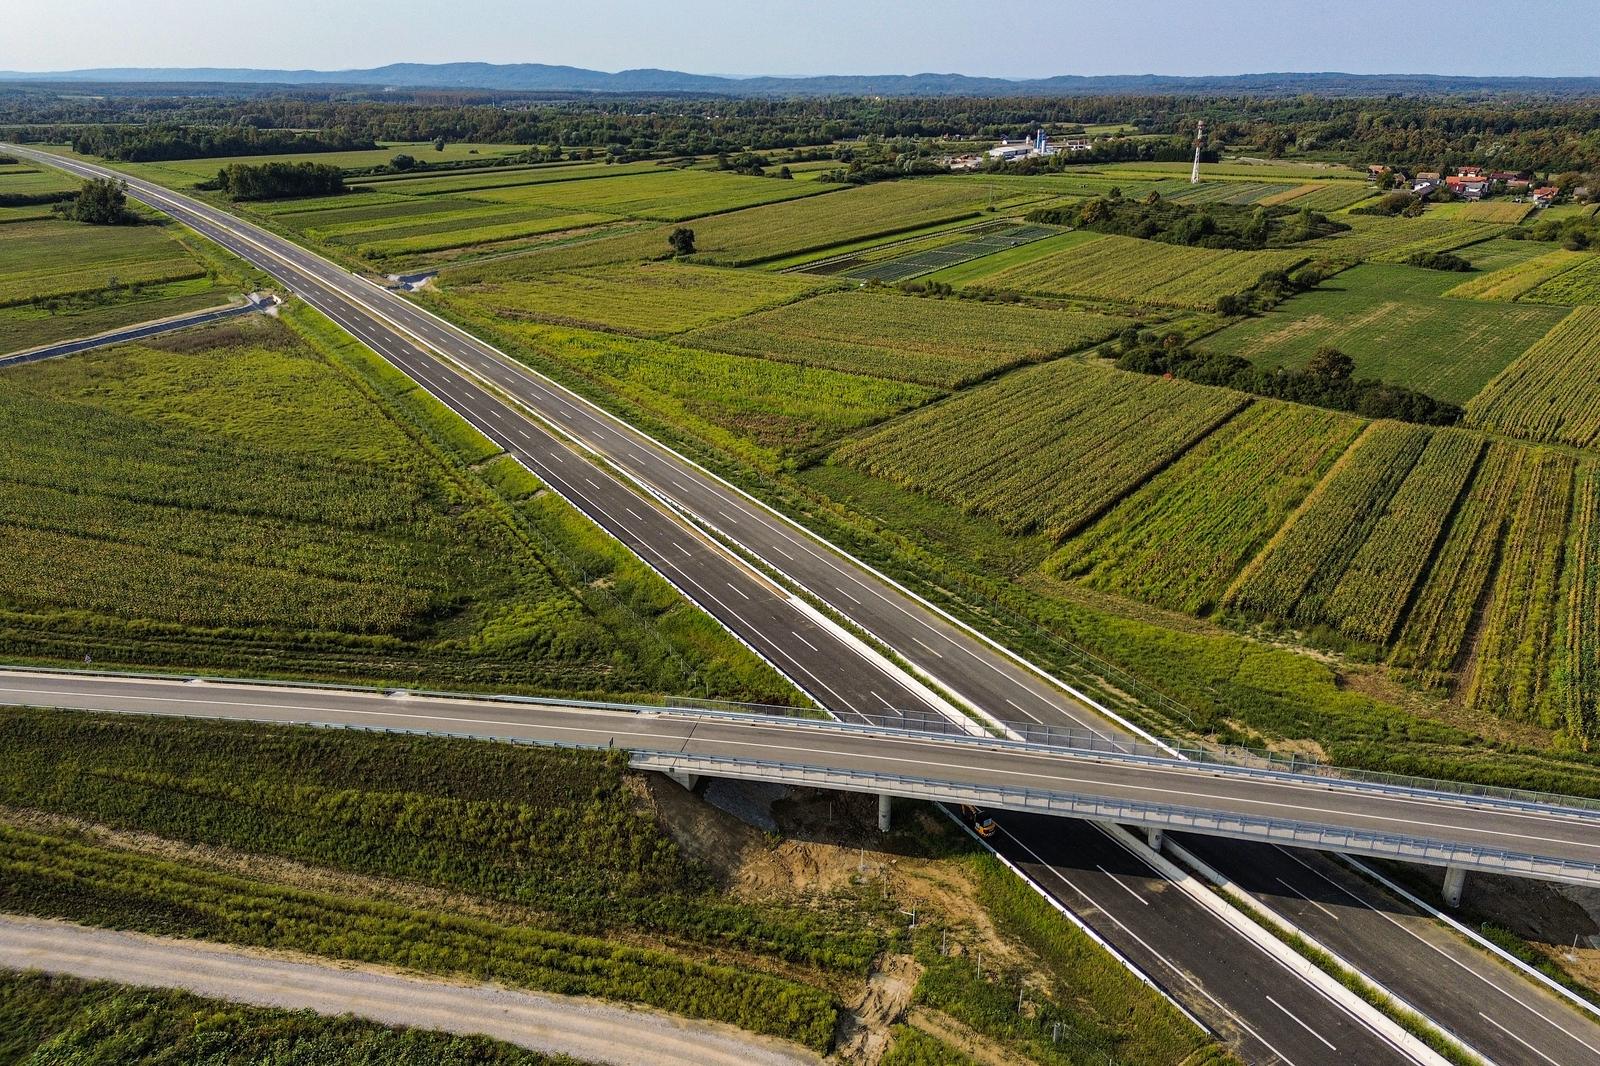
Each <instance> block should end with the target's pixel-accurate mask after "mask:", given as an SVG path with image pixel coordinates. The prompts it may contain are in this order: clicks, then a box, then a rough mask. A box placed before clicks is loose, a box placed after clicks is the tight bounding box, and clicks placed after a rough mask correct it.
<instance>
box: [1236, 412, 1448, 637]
mask: <svg viewBox="0 0 1600 1066" xmlns="http://www.w3.org/2000/svg"><path fill="white" fill-rule="evenodd" d="M1428 438H1429V433H1428V431H1427V430H1425V429H1422V428H1421V427H1419V426H1410V425H1402V424H1400V423H1395V422H1375V423H1373V424H1372V425H1370V426H1369V427H1368V428H1367V431H1366V432H1365V433H1364V434H1362V436H1361V439H1360V440H1359V441H1358V442H1357V443H1356V445H1355V447H1353V448H1352V449H1350V450H1349V451H1348V452H1346V453H1345V454H1344V456H1343V457H1342V458H1341V459H1340V460H1339V462H1338V463H1337V464H1335V466H1334V467H1333V469H1332V471H1331V472H1329V474H1328V476H1327V478H1325V479H1324V480H1323V482H1322V483H1321V484H1320V485H1318V486H1317V487H1316V489H1315V490H1314V491H1313V492H1312V493H1311V495H1310V496H1308V497H1307V498H1306V500H1305V502H1304V503H1302V504H1301V506H1300V508H1299V510H1297V511H1296V512H1295V514H1294V516H1293V517H1292V518H1291V519H1290V520H1289V523H1288V525H1286V526H1285V527H1284V528H1283V529H1281V530H1279V531H1278V533H1277V535H1275V536H1274V537H1273V538H1272V541H1271V542H1270V543H1269V544H1268V545H1267V547H1266V549H1265V550H1264V551H1263V552H1262V553H1261V554H1260V555H1258V556H1257V557H1256V558H1255V559H1254V560H1253V561H1252V562H1251V563H1250V565H1249V566H1248V567H1246V568H1245V570H1244V572H1243V573H1242V574H1240V575H1239V578H1238V580H1236V581H1235V582H1234V583H1233V585H1232V587H1231V588H1229V590H1228V592H1227V596H1226V601H1227V602H1228V603H1229V604H1230V605H1232V606H1234V607H1238V608H1240V609H1242V610H1245V611H1249V612H1252V613H1255V614H1262V615H1267V616H1269V617H1272V618H1280V619H1285V620H1290V621H1296V622H1303V623H1307V624H1309V623H1314V622H1316V621H1319V620H1320V619H1321V611H1320V605H1321V600H1322V598H1323V596H1325V595H1326V593H1327V592H1328V591H1329V590H1331V589H1332V587H1333V585H1334V583H1335V582H1337V581H1338V579H1339V577H1340V575H1341V574H1343V572H1344V570H1345V569H1346V567H1347V566H1348V565H1349V563H1350V561H1351V559H1352V558H1353V557H1354V556H1355V554H1356V552H1357V551H1359V550H1360V548H1361V545H1362V543H1363V542H1364V541H1365V540H1366V539H1367V537H1368V536H1369V535H1370V533H1371V532H1372V530H1373V528H1374V527H1375V526H1376V525H1377V524H1378V522H1379V520H1380V519H1382V517H1383V516H1384V513H1385V511H1386V510H1387V508H1388V506H1389V501H1390V500H1391V499H1392V498H1393V497H1394V494H1395V492H1396V490H1397V489H1398V488H1399V487H1400V485H1401V483H1402V482H1403V481H1404V480H1405V477H1406V475H1407V474H1408V473H1409V472H1410V471H1411V468H1412V466H1414V465H1415V464H1416V462H1417V459H1418V458H1419V457H1420V456H1421V455H1422V452H1423V449H1424V448H1426V447H1427V444H1428Z"/></svg>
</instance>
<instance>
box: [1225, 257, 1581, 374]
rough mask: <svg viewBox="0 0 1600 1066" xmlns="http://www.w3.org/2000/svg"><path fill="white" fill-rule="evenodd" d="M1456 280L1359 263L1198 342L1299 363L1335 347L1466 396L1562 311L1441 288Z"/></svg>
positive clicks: (1273, 363)
mask: <svg viewBox="0 0 1600 1066" xmlns="http://www.w3.org/2000/svg"><path fill="white" fill-rule="evenodd" d="M1458 277H1460V275H1459V274H1454V273H1450V272H1447V271H1438V270H1424V269H1422V268H1420V267H1409V266H1399V265H1394V264H1388V263H1368V264H1361V265H1359V266H1356V267H1353V268H1351V269H1349V270H1346V271H1343V272H1341V273H1339V274H1337V275H1335V276H1334V277H1332V278H1329V279H1328V280H1327V281H1325V282H1323V283H1322V284H1321V285H1320V286H1319V287H1318V288H1316V289H1313V290H1311V291H1309V292H1305V293H1301V294H1300V295H1298V296H1295V297H1293V298H1292V299H1290V300H1288V301H1286V302H1285V303H1283V304H1281V305H1279V306H1278V307H1277V308H1275V309H1274V310H1272V311H1269V312H1267V313H1266V314H1264V315H1260V316H1258V317H1254V318H1247V319H1244V320H1242V321H1239V322H1236V323H1234V324H1233V325H1231V326H1228V327H1227V328H1226V329H1223V330H1222V331H1221V332H1219V333H1215V334H1212V335H1211V336H1209V337H1207V338H1205V339H1204V340H1202V341H1200V342H1199V345H1198V346H1199V347H1200V348H1201V349H1203V350H1205V351H1211V352H1219V353H1224V354H1228V355H1238V356H1243V357H1244V358H1247V359H1250V360H1252V361H1254V362H1256V363H1259V364H1260V365H1262V366H1265V367H1293V368H1300V367H1303V366H1305V364H1306V362H1307V361H1308V360H1309V359H1310V358H1311V356H1312V354H1313V353H1314V352H1315V351H1316V350H1317V349H1318V348H1319V347H1322V346H1323V345H1332V346H1333V347H1335V348H1338V349H1339V350H1340V351H1342V352H1344V353H1345V354H1346V355H1348V356H1350V357H1351V358H1352V359H1354V360H1355V363H1356V376H1357V377H1370V378H1377V379H1380V380H1382V381H1388V382H1392V383H1394V384H1396V385H1405V386H1408V387H1410V388H1414V389H1417V390H1418V391H1420V392H1424V393H1427V394H1428V395H1429V396H1432V397H1434V398H1435V399H1439V400H1446V401H1449V402H1452V403H1465V402H1466V401H1467V400H1469V399H1471V398H1472V396H1473V395H1474V394H1476V393H1477V392H1478V390H1480V389H1481V388H1483V386H1484V385H1485V384H1487V383H1488V381H1489V380H1490V379H1491V378H1493V377H1494V376H1495V374H1497V373H1499V372H1500V371H1501V370H1502V369H1504V368H1505V367H1506V366H1507V365H1508V364H1510V363H1511V362H1512V360H1514V359H1516V358H1517V356H1518V355H1519V354H1521V353H1522V352H1524V351H1526V350H1527V349H1528V347H1529V346H1530V345H1532V344H1533V343H1534V342H1535V341H1537V340H1538V339H1539V338H1540V337H1542V336H1543V335H1544V334H1545V333H1546V332H1547V331H1548V330H1549V329H1550V328H1551V327H1552V326H1554V325H1555V324H1556V323H1557V322H1559V321H1560V320H1561V318H1562V317H1563V316H1564V315H1565V314H1566V311H1565V309H1563V308H1556V307H1540V306H1534V305H1526V306H1524V305H1515V306H1495V305H1490V304H1484V303H1477V302H1471V301H1464V300H1452V299H1446V298H1443V297H1441V296H1440V295H1438V294H1439V293H1440V292H1441V291H1443V290H1445V289H1447V288H1448V287H1449V286H1452V285H1454V284H1455V279H1456V278H1458Z"/></svg>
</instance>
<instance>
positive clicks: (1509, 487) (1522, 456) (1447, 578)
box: [1389, 442, 1531, 688]
mask: <svg viewBox="0 0 1600 1066" xmlns="http://www.w3.org/2000/svg"><path fill="white" fill-rule="evenodd" d="M1530 454H1531V453H1530V452H1529V450H1528V449H1526V448H1523V447H1520V446H1518V445H1515V444H1505V443H1501V442H1495V443H1492V444H1490V445H1489V448H1488V450H1487V451H1486V452H1485V454H1484V457H1483V461H1482V462H1481V463H1480V464H1479V466H1478V472H1477V475H1476V477H1474V478H1473V482H1472V487H1471V491H1469V492H1468V493H1467V494H1466V495H1465V496H1463V497H1462V500H1461V506H1460V509H1459V510H1458V511H1457V512H1456V516H1455V520H1454V521H1453V522H1452V523H1451V525H1450V531H1449V534H1448V535H1447V536H1446V538H1445V540H1444V542H1443V543H1442V544H1441V545H1440V546H1439V549H1438V551H1437V552H1436V553H1435V554H1434V560H1433V565H1432V567H1431V568H1430V569H1429V572H1428V576H1427V579H1426V581H1425V582H1424V583H1423V585H1422V588H1421V589H1420V590H1419V591H1418V593H1417V595H1416V598H1415V602H1414V603H1413V604H1412V608H1411V611H1410V613H1409V614H1408V615H1407V617H1406V621H1405V625H1404V627H1403V628H1402V629H1401V630H1400V635H1399V637H1398V638H1397V639H1396V641H1395V646H1394V651H1393V653H1392V654H1391V655H1390V657H1389V662H1390V663H1391V664H1392V665H1394V666H1396V667H1399V668H1402V669H1404V670H1407V671H1408V672H1410V674H1411V675H1412V676H1413V677H1414V678H1416V679H1417V680H1418V681H1420V682H1421V683H1422V684H1424V685H1427V686H1429V687H1430V688H1444V687H1447V686H1448V685H1449V684H1450V683H1451V682H1452V681H1453V680H1454V677H1455V672H1456V668H1457V665H1458V662H1459V660H1460V659H1461V657H1462V650H1463V648H1464V646H1465V644H1466V642H1467V636H1468V633H1469V631H1470V630H1471V627H1472V621H1473V617H1474V614H1475V612H1476V610H1477V608H1478V604H1479V602H1480V601H1481V599H1482V596H1483V590H1484V587H1485V586H1486V585H1487V583H1488V581H1489V578H1490V574H1491V570H1492V568H1493V565H1494V561H1495V556H1496V552H1497V550H1498V549H1497V545H1498V544H1499V541H1500V537H1501V534H1502V533H1503V531H1504V529H1505V524H1506V522H1507V521H1508V520H1509V519H1510V516H1511V514H1512V511H1513V510H1514V508H1515V507H1516V503H1517V496H1518V492H1519V490H1520V486H1521V483H1522V479H1523V475H1524V472H1525V470H1526V469H1527V465H1528V461H1529V456H1530Z"/></svg>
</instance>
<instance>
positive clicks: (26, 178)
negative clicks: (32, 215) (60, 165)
mask: <svg viewBox="0 0 1600 1066" xmlns="http://www.w3.org/2000/svg"><path fill="white" fill-rule="evenodd" d="M78 185H79V182H78V181H77V180H76V179H74V178H72V177H71V176H69V175H68V174H66V173H65V172H64V171H60V170H56V169H55V168H53V167H43V166H41V167H35V166H32V165H29V164H23V163H13V164H9V165H6V166H0V206H13V207H15V206H22V205H24V204H30V203H34V202H36V201H48V200H53V199H55V198H57V197H58V196H60V195H61V194H63V193H70V192H75V191H76V190H77V188H78ZM46 210H47V211H48V207H47V208H46Z"/></svg>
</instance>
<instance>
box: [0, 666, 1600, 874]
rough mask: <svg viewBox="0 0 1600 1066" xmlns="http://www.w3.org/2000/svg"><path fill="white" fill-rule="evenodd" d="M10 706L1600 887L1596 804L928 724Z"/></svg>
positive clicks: (688, 711)
mask: <svg viewBox="0 0 1600 1066" xmlns="http://www.w3.org/2000/svg"><path fill="white" fill-rule="evenodd" d="M0 704H20V705H27V706H42V707H56V708H64V709H71V710H84V711H110V712H135V713H144V714H166V715H185V716H193V717H204V718H221V719H236V720H243V721H257V722H275V723H282V724H299V725H315V726H326V727H340V728H357V729H372V730H383V731H390V732H402V733H420V734H427V735H438V736H452V737H471V738H478V739H486V740H499V741H508V742H513V743H524V744H541V745H551V746H559V747H570V748H585V749H599V750H605V749H608V748H609V749H619V750H625V751H627V752H629V762H630V765H632V766H634V767H636V768H638V769H642V770H657V771H661V772H664V773H668V774H672V775H674V776H676V777H678V778H679V779H680V780H682V781H685V782H686V783H691V784H692V780H691V779H692V778H694V777H698V776H708V777H723V778H736V779H743V780H751V781H766V782H776V783H782V784H789V785H808V786H813V787H817V788H827V789H837V790H841V791H847V792H864V793H872V794H876V795H878V796H879V797H881V800H880V808H879V810H880V815H881V817H882V818H883V819H884V824H885V825H886V824H887V817H888V811H889V804H890V802H891V799H892V798H895V797H902V798H910V799H924V800H934V801H940V802H954V803H968V804H973V805H975V806H982V807H986V808H992V809H996V810H1009V811H1026V812H1033V813H1040V814H1052V815H1062V816H1068V817H1073V818H1086V819H1091V820H1095V821H1101V822H1116V823H1120V824H1124V825H1132V826H1139V827H1142V828H1144V829H1146V830H1147V831H1151V832H1153V833H1154V832H1160V831H1164V830H1169V829H1171V830H1182V831H1185V832H1190V833H1201V834H1206V835H1210V836H1219V837H1229V838H1233V839H1238V840H1251V841H1265V842H1270V843H1275V844H1282V845H1287V846H1293V847H1306V848H1315V849H1318V850H1328V851H1341V852H1345V853H1348V854H1353V855H1363V856H1369V857H1374V858H1384V859H1397V860H1403V861H1406V862H1416V863H1426V864H1432V865H1436V866H1443V867H1446V868H1448V869H1449V870H1452V871H1455V873H1454V874H1453V875H1452V876H1451V877H1449V878H1447V889H1446V892H1447V895H1448V894H1450V888H1449V885H1450V883H1451V882H1452V881H1453V882H1454V883H1455V886H1456V887H1455V891H1457V892H1459V884H1460V878H1461V876H1463V875H1464V873H1465V871H1468V870H1482V871H1488V872H1493V873H1499V874H1508V875H1513V876H1520V877H1532V878H1539V879H1544V880H1550V881H1561V882H1566V883H1570V884H1581V885H1591V886H1596V887H1600V801H1595V800H1587V799H1582V798H1577V797H1566V796H1554V795H1548V794H1541V793H1533V792H1522V791H1518V790H1512V789H1492V788H1484V787H1478V786H1473V785H1466V784H1459V783H1454V782H1443V781H1428V780H1424V779H1418V778H1404V777H1398V776H1391V775H1384V774H1374V773H1365V772H1360V771H1348V770H1340V769H1336V768H1332V767H1327V766H1322V765H1317V764H1310V763H1306V762H1304V761H1302V760H1298V759H1288V758H1285V757H1283V756H1274V755H1271V754H1269V753H1264V752H1253V751H1245V750H1242V749H1195V748H1191V749H1184V750H1182V751H1178V750H1176V749H1169V748H1163V747H1159V746H1156V745H1149V744H1135V743H1133V742H1123V741H1120V740H1109V739H1107V738H1106V737H1104V736H1103V735H1101V734H1096V733H1092V732H1084V733H1073V732H1071V731H1040V730H1038V729H1037V728H1032V729H1031V730H1029V731H1024V730H1023V728H1022V727H1018V728H1016V729H1015V730H1012V731H1010V735H1006V736H1000V735H992V734H990V733H985V732H983V731H981V730H978V729H976V728H974V730H972V731H964V730H961V729H959V728H956V727H954V726H952V724H951V723H949V722H948V721H946V720H944V719H941V718H938V717H937V716H934V717H932V718H929V719H927V720H922V721H919V720H915V719H908V718H904V717H901V718H898V719H891V718H889V717H883V718H878V719H873V720H868V721H862V722H840V721H833V720H822V719H812V718H803V717H793V716H790V717H784V716H780V715H776V714H759V713H755V712H753V711H740V710H711V709H705V708H698V707H696V708H686V707H658V706H637V705H629V704H613V703H582V702H571V701H554V700H542V699H534V698H522V697H505V696H482V695H472V694H460V693H420V692H409V691H383V690H376V689H359V688H347V687H335V686H308V685H290V684H279V683H275V682H250V681H238V680H230V679H205V678H178V677H163V676H134V675H122V674H104V673H93V672H46V671H34V670H15V669H9V670H0Z"/></svg>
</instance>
